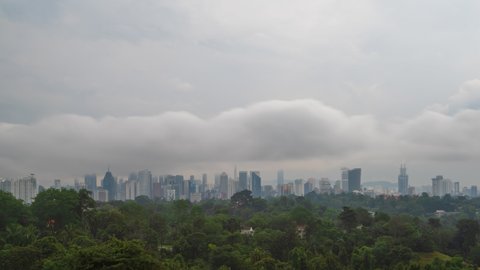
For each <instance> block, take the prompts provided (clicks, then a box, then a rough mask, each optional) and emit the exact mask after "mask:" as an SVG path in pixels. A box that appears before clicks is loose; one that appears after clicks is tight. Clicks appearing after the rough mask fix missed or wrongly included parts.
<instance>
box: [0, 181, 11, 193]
mask: <svg viewBox="0 0 480 270" xmlns="http://www.w3.org/2000/svg"><path fill="white" fill-rule="evenodd" d="M0 190H1V191H3V192H9V193H12V181H10V180H8V179H3V178H2V179H0Z"/></svg>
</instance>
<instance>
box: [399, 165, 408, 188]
mask: <svg viewBox="0 0 480 270" xmlns="http://www.w3.org/2000/svg"><path fill="white" fill-rule="evenodd" d="M398 193H400V194H401V195H408V174H407V166H406V165H405V164H401V165H400V174H399V175H398Z"/></svg>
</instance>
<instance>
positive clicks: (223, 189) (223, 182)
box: [219, 172, 228, 199]
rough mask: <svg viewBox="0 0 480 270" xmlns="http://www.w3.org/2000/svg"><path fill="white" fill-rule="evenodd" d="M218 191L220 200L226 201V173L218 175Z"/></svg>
mask: <svg viewBox="0 0 480 270" xmlns="http://www.w3.org/2000/svg"><path fill="white" fill-rule="evenodd" d="M219 191H220V198H221V199H228V174H227V173H226V172H222V173H221V174H220V187H219Z"/></svg>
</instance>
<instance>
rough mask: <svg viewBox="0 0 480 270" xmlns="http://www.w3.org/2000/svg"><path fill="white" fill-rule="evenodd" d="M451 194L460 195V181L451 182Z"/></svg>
mask: <svg viewBox="0 0 480 270" xmlns="http://www.w3.org/2000/svg"><path fill="white" fill-rule="evenodd" d="M453 195H455V196H458V195H460V182H455V183H453Z"/></svg>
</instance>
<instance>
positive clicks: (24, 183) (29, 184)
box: [13, 174, 37, 204]
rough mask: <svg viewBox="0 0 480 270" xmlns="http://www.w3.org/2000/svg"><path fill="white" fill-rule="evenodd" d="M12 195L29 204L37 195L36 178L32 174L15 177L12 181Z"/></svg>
mask: <svg viewBox="0 0 480 270" xmlns="http://www.w3.org/2000/svg"><path fill="white" fill-rule="evenodd" d="M13 195H14V196H15V198H17V199H20V200H23V201H24V202H25V203H27V204H30V203H32V202H33V199H34V198H35V197H36V196H37V179H36V178H35V175H34V174H31V175H30V176H27V177H24V178H22V179H17V180H16V181H14V182H13Z"/></svg>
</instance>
